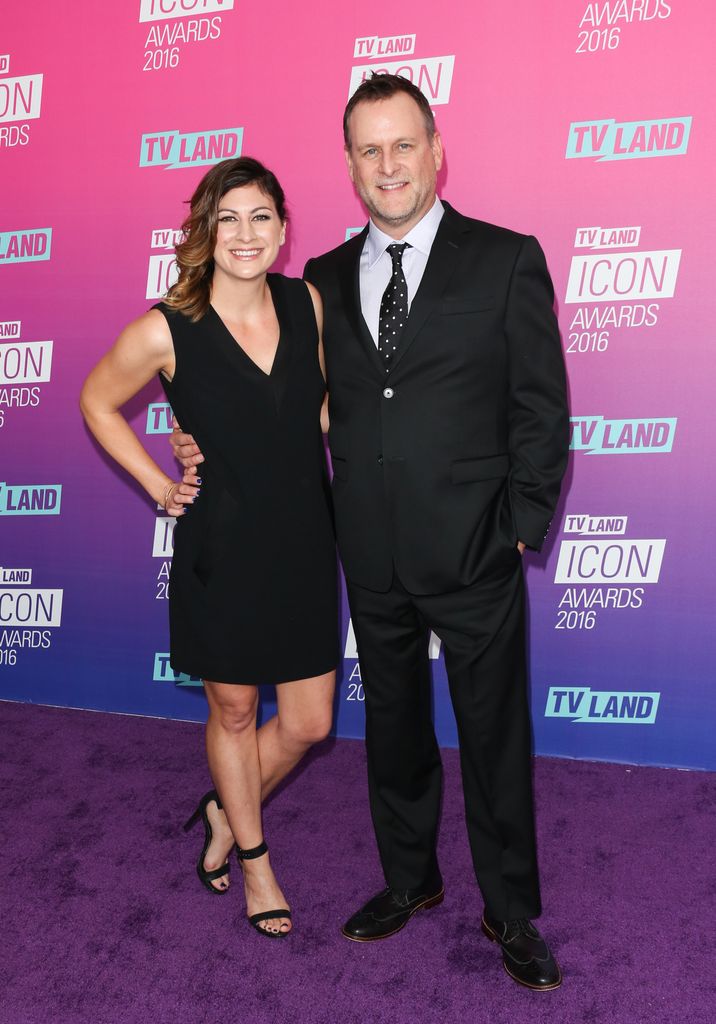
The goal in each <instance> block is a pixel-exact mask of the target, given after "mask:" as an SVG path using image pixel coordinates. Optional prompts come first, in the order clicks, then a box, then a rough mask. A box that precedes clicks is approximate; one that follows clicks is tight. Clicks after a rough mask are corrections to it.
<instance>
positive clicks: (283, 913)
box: [236, 841, 291, 939]
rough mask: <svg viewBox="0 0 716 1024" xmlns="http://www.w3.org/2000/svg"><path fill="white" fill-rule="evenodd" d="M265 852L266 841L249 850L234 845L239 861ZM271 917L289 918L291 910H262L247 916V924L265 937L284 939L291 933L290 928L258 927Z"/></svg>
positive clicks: (266, 850)
mask: <svg viewBox="0 0 716 1024" xmlns="http://www.w3.org/2000/svg"><path fill="white" fill-rule="evenodd" d="M265 853H268V846H267V845H266V842H265V841H264V842H262V843H259V845H258V846H254V847H253V849H251V850H242V849H241V847H240V846H237V847H236V856H237V857H238V858H239V861H242V860H256V858H257V857H263V855H264V854H265ZM273 917H285V918H288V920H289V921H290V920H291V911H290V910H287V909H286V908H285V907H284V908H283V909H282V910H264V911H262V912H261V913H260V914H252V915H251V917H250V918H249V924H250V925H251V926H252V927H253V928H255V929H256V931H257V932H258V933H259V935H265V936H266V938H267V939H285V938H286V936H287V935H290V934H291V929H289V931H287V932H281V931H278V932H270V931H269V930H268V929H267V928H261V927H259V922H260V921H270V920H271V918H273Z"/></svg>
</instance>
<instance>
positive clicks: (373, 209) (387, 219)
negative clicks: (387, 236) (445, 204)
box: [358, 189, 425, 227]
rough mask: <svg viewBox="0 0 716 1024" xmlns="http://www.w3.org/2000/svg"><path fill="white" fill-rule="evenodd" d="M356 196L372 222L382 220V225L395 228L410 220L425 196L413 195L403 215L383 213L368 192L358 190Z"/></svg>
mask: <svg viewBox="0 0 716 1024" xmlns="http://www.w3.org/2000/svg"><path fill="white" fill-rule="evenodd" d="M358 195H359V196H360V198H361V200H362V201H363V205H364V206H365V208H366V210H367V211H368V213H369V214H370V216H371V217H372V218H373V220H375V219H376V217H377V218H378V219H380V220H382V221H383V223H384V224H391V225H393V226H396V227H397V226H399V225H401V224H405V223H406V222H407V221H409V220H411V219H412V218H413V217H414V216H415V214H416V213H417V211H418V210H419V209H420V207H421V206H422V205H423V203H424V202H425V196H420V195H418V194H415V193H414V201H413V202H412V203H411V205H410V208H409V209H408V210H406V211H405V212H404V213H399V214H390V213H387V212H383V211H382V210H381V208H380V207H379V206H378V205H376V203H375V202H374V200H373V196H372V194H371V193H370V192H368V190H367V189H358Z"/></svg>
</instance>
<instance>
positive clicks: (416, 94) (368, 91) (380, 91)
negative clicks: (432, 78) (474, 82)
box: [343, 72, 435, 147]
mask: <svg viewBox="0 0 716 1024" xmlns="http://www.w3.org/2000/svg"><path fill="white" fill-rule="evenodd" d="M399 92H404V93H407V94H408V96H411V97H412V98H413V99H414V100H415V102H416V103H417V104H418V107H419V108H420V112H421V114H422V115H423V120H424V121H425V130H426V132H427V133H428V138H429V139H432V137H433V136H434V135H435V118H434V116H433V112H432V110H431V109H430V104H429V103H428V101H427V99H426V97H425V94H424V93H423V92H421V91H420V89H418V87H417V85H413V83H412V82H411V81H410V80H409V79H408V78H403V76H402V75H387V74H376V73H375V72H372V74H371V77H370V78H366V79H365V81H363V82H361V84H360V85H359V86H358V88H357V89H356V91H355V92H354V93H353V95H352V96H351V98H350V99H349V100H348V105H347V106H346V109H345V111H344V113H343V138H344V140H345V144H346V146H349V147H350V144H351V137H350V131H349V128H348V122H349V120H350V116H351V114H352V113H353V111H354V110H355V108H356V107H357V106H358V104H359V103H376V102H377V101H378V100H388V99H390V97H391V96H395V95H396V93H399Z"/></svg>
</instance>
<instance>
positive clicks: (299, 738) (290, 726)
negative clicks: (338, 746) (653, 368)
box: [279, 707, 333, 746]
mask: <svg viewBox="0 0 716 1024" xmlns="http://www.w3.org/2000/svg"><path fill="white" fill-rule="evenodd" d="M332 725H333V709H332V707H331V708H321V709H317V710H316V711H313V712H311V713H310V714H303V715H301V716H300V717H298V718H293V717H291V716H288V717H285V718H281V716H279V727H280V728H281V730H282V731H283V732H284V735H286V737H287V738H288V739H290V740H292V741H293V742H295V743H301V744H305V745H306V746H311V745H312V744H314V743H320V742H321V740H325V738H326V737H327V736H328V734H329V733H330V731H331V726H332Z"/></svg>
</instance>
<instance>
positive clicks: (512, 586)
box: [348, 549, 540, 920]
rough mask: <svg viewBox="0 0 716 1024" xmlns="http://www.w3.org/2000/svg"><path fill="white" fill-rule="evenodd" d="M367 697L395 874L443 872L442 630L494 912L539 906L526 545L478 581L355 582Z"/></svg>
mask: <svg viewBox="0 0 716 1024" xmlns="http://www.w3.org/2000/svg"><path fill="white" fill-rule="evenodd" d="M348 599H349V604H350V608H351V615H352V619H353V628H354V630H355V635H356V641H357V646H358V657H359V659H360V667H361V678H362V681H363V686H364V691H365V700H366V746H367V753H368V783H369V793H370V805H371V814H372V817H373V825H374V828H375V832H376V838H377V841H378V849H379V852H380V858H381V863H382V866H383V870H384V872H385V877H386V881H387V884H388V885H390V886H391V887H393V888H396V889H416V888H421V887H422V886H424V885H425V884H426V883H427V884H430V882H431V881H432V880H433V879H435V878H437V877H438V874H439V871H438V864H437V854H436V846H437V830H438V818H439V813H440V799H441V791H442V765H441V761H440V753H439V749H438V744H437V740H436V738H435V730H434V727H433V722H432V707H431V704H432V701H431V683H430V666H429V660H428V642H429V634H430V630H431V629H432V630H433V631H434V632H435V633H436V635H437V636H438V637H440V639H441V641H442V644H443V649H444V653H445V666H446V669H447V675H448V682H449V686H450V696H451V699H452V703H453V708H454V711H455V718H456V721H457V727H458V738H459V744H460V761H461V768H462V778H463V792H464V798H465V813H466V819H467V829H468V836H469V841H470V848H471V852H472V858H473V864H474V868H475V874H476V876H477V881H478V885H479V887H480V890H481V892H482V895H483V898H484V901H485V905H486V907H487V909H488V911H489V913H490V914H491V915H493V917H495V918H497V919H498V920H510V919H512V918H517V917H531V918H532V917H536V916H538V914H539V913H540V896H539V879H538V873H537V860H536V851H535V836H534V814H533V805H532V777H531V727H530V718H529V706H528V698H527V683H526V664H525V661H526V659H525V613H524V582H523V576H522V565H521V559H520V556H519V553H518V552H517V550H516V549H515V552H514V558H513V559H508V560H506V561H505V562H504V563H503V564H501V565H500V566H498V567H494V568H493V569H492V571H491V572H490V573H489V574H487V575H486V576H485V577H483V578H482V579H481V580H480V582H479V583H477V584H475V585H473V586H471V587H466V588H462V589H460V590H457V591H454V592H452V593H447V594H437V595H428V596H424V595H414V594H410V593H408V591H407V590H406V589H405V588H404V587H403V586H402V584H401V583H400V580H399V579H398V578H397V576H394V578H393V583H392V586H391V588H390V590H388V591H387V593H377V592H375V591H371V590H366V589H364V588H363V587H357V586H355V585H352V584H351V583H350V582H349V584H348Z"/></svg>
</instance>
